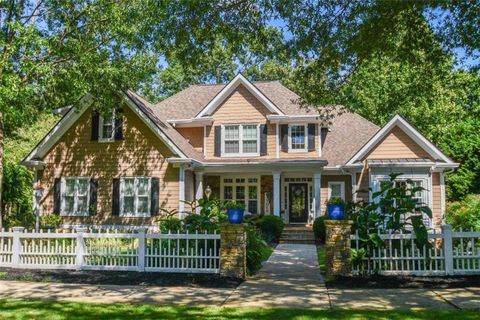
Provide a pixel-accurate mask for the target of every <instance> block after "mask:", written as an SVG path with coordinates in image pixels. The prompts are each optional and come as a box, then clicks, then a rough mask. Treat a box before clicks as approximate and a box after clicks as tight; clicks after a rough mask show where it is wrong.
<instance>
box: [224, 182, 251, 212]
mask: <svg viewBox="0 0 480 320" xmlns="http://www.w3.org/2000/svg"><path fill="white" fill-rule="evenodd" d="M222 182H223V200H225V201H235V202H238V203H242V204H243V205H245V210H246V211H247V212H250V213H253V214H257V213H258V212H259V208H258V206H259V203H260V199H259V192H258V191H259V179H258V178H235V179H232V178H225V179H223V181H222Z"/></svg>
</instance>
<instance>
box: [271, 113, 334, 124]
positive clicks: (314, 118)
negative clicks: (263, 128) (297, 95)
mask: <svg viewBox="0 0 480 320" xmlns="http://www.w3.org/2000/svg"><path fill="white" fill-rule="evenodd" d="M267 119H268V120H269V121H270V123H273V124H286V123H319V124H324V122H325V121H324V119H322V117H320V115H292V116H288V115H276V114H269V115H267Z"/></svg>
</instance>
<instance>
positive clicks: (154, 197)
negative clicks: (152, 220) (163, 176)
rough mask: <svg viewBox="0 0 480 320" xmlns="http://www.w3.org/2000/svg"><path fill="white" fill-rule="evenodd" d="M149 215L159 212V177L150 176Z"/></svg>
mask: <svg viewBox="0 0 480 320" xmlns="http://www.w3.org/2000/svg"><path fill="white" fill-rule="evenodd" d="M150 192H151V197H150V215H152V216H154V215H157V214H158V212H159V194H160V179H159V178H156V177H154V178H151V184H150Z"/></svg>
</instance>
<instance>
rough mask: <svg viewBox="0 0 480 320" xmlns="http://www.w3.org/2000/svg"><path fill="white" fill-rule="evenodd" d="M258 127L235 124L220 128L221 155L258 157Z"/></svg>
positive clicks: (255, 125)
mask: <svg viewBox="0 0 480 320" xmlns="http://www.w3.org/2000/svg"><path fill="white" fill-rule="evenodd" d="M258 141H259V126H258V125H257V124H235V125H223V126H222V142H223V143H222V155H223V156H238V155H250V156H251V155H259V150H258V148H259V143H258Z"/></svg>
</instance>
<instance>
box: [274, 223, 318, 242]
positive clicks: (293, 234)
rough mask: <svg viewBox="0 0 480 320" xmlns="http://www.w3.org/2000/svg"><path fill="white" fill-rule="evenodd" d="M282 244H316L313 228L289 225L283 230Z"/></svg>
mask: <svg viewBox="0 0 480 320" xmlns="http://www.w3.org/2000/svg"><path fill="white" fill-rule="evenodd" d="M280 243H298V244H315V236H314V234H313V230H312V227H311V226H308V225H296V224H293V225H292V224H289V225H286V226H285V228H284V229H283V232H282V235H281V236H280Z"/></svg>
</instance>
